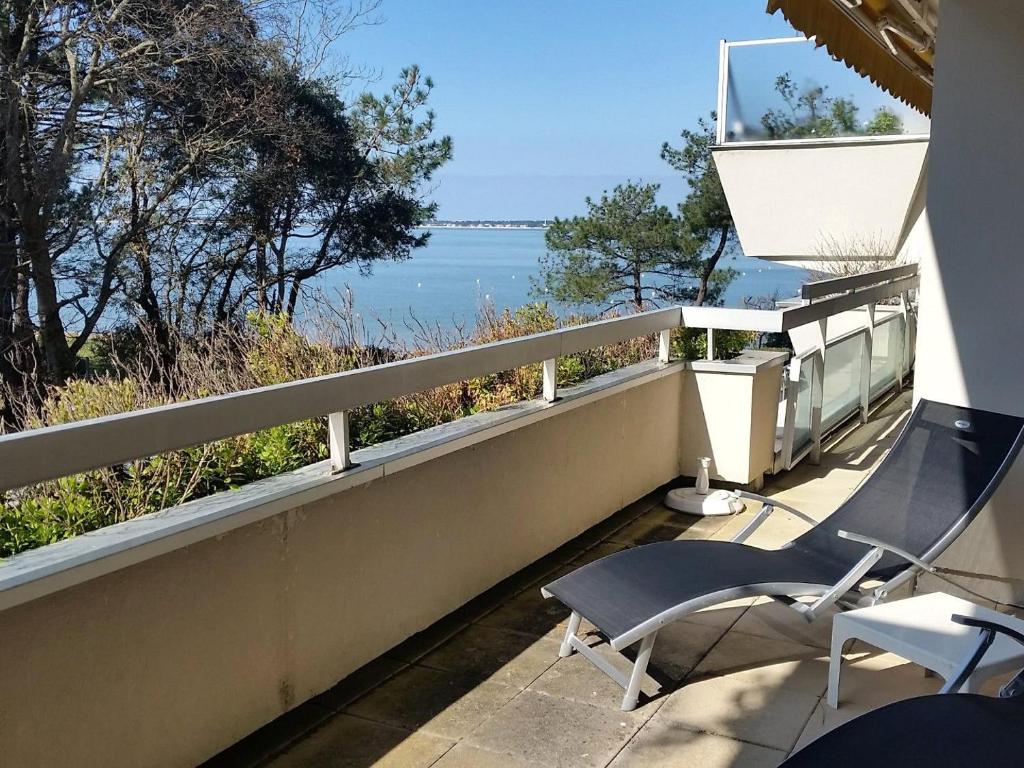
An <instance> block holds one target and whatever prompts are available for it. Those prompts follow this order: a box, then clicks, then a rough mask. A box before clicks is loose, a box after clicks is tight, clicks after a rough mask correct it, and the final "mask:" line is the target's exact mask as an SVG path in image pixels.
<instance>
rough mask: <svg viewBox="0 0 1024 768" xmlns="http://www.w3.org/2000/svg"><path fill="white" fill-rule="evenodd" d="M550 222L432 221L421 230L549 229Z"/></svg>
mask: <svg viewBox="0 0 1024 768" xmlns="http://www.w3.org/2000/svg"><path fill="white" fill-rule="evenodd" d="M549 226H550V222H546V221H531V222H523V223H518V222H508V221H432V222H430V223H429V224H424V225H423V226H422V227H420V229H503V230H504V229H547V228H548V227H549Z"/></svg>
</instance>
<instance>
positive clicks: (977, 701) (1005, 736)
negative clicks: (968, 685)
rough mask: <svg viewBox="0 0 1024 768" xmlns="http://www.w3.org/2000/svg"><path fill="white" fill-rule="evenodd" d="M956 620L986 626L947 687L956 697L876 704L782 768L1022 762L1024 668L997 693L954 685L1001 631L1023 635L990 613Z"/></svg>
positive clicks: (989, 767)
mask: <svg viewBox="0 0 1024 768" xmlns="http://www.w3.org/2000/svg"><path fill="white" fill-rule="evenodd" d="M953 620H954V621H957V622H959V623H960V624H966V625H968V626H972V627H978V628H979V629H980V630H981V632H980V635H979V638H980V643H979V646H978V650H977V652H976V653H975V654H974V655H973V656H972V657H971V658H970V659H968V660H966V663H965V664H964V666H963V667H962V668H961V670H960V672H959V674H957V675H955V676H954V677H953V678H951V679H950V682H949V683H948V684H947V685H946V686H945V687H944V688H943V692H944V693H951V695H948V696H946V695H939V696H921V697H919V698H915V699H906V700H905V701H898V702H896V703H895V704H889V705H888V706H885V707H882V708H881V709H876V710H874V711H872V712H869V713H868V714H866V715H862V716H860V717H858V718H857V719H856V720H851V721H850V722H849V723H846V724H845V725H842V726H840V727H838V728H836V729H835V730H833V731H830V732H829V733H826V734H825V735H824V736H822V737H820V738H818V739H817V740H815V741H812V742H811V743H810V744H808V745H807V746H806V747H804V748H803V749H801V750H800V751H799V752H797V753H795V754H794V755H793V756H792V757H790V758H789V759H788V760H786V761H785V762H783V763H782V766H780V768H811V766H814V768H817V767H818V766H822V765H827V766H829V768H847V766H849V768H854V766H856V767H857V768H860V766H864V765H875V764H877V763H878V761H879V760H880V759H881V760H884V762H885V763H886V764H887V765H899V766H902V767H903V768H914V767H915V766H921V767H922V768H924V766H927V767H928V768H934V767H935V766H963V767H964V768H967V767H968V766H971V767H972V768H973V766H976V765H984V766H986V768H1002V766H1019V765H1021V764H1022V751H1021V724H1022V723H1024V673H1018V675H1017V676H1016V677H1015V678H1014V679H1013V680H1011V681H1010V682H1009V683H1007V684H1006V685H1004V686H1003V688H1002V690H1001V691H1000V692H999V697H997V698H990V697H988V696H979V695H977V694H973V693H963V694H958V693H955V691H958V690H959V689H960V686H961V685H962V684H963V683H964V681H965V680H967V678H968V677H969V676H970V674H971V672H973V671H974V667H975V666H976V665H977V663H978V661H980V660H981V657H982V656H983V655H984V652H985V650H986V649H987V648H988V646H989V645H991V643H992V640H993V638H994V637H995V634H996V633H998V632H1001V633H1003V634H1006V635H1009V636H1010V637H1012V638H1013V639H1014V640H1016V641H1017V642H1019V643H1022V644H1024V635H1021V634H1020V633H1019V632H1015V631H1014V630H1012V629H1010V628H1008V627H1004V626H1002V625H1000V624H995V623H992V622H989V621H985V620H984V619H975V618H973V617H966V616H954V617H953Z"/></svg>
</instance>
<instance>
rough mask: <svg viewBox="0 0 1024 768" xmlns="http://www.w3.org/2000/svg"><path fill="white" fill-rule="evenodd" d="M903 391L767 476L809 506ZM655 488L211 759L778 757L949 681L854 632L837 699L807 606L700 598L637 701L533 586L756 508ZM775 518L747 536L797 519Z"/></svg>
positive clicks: (519, 762) (828, 500)
mask: <svg viewBox="0 0 1024 768" xmlns="http://www.w3.org/2000/svg"><path fill="white" fill-rule="evenodd" d="M909 404H910V397H909V394H908V393H903V394H900V395H898V396H896V397H894V398H892V399H890V400H889V401H888V402H887V403H886V404H885V406H884V407H882V408H880V409H879V410H878V411H876V412H875V413H874V414H873V415H872V416H871V418H870V419H869V421H868V422H867V424H866V425H864V426H862V427H860V428H859V429H857V430H856V431H854V432H853V433H851V434H849V435H848V436H846V437H845V438H843V439H840V440H838V441H836V442H834V443H833V444H832V445H830V446H829V447H828V449H827V450H825V451H824V452H823V454H822V457H821V463H820V464H819V465H817V466H814V465H810V464H807V463H805V464H803V465H801V466H800V467H799V468H798V469H797V470H795V471H793V472H791V473H788V474H787V475H785V476H784V477H781V478H779V480H778V481H777V482H774V483H772V484H771V485H770V486H769V487H768V488H767V489H766V492H767V493H768V494H769V495H771V496H772V497H774V498H777V499H778V500H780V501H782V502H788V503H790V504H793V505H799V506H800V507H801V508H802V509H804V510H806V511H808V512H809V513H810V514H811V515H812V516H814V517H815V518H817V519H821V518H822V517H824V516H826V515H828V514H829V513H830V512H831V511H832V509H833V508H834V507H835V506H836V505H837V503H838V502H839V501H840V500H841V499H843V498H844V497H845V496H846V495H848V494H849V493H850V492H851V491H852V490H853V489H854V488H855V487H856V486H857V484H858V483H860V482H861V481H862V480H863V479H864V478H865V477H866V476H867V475H868V474H869V473H870V472H871V470H872V469H873V467H874V466H875V465H876V464H877V463H878V461H879V460H880V459H881V457H882V456H883V455H884V454H885V451H886V449H887V448H888V446H889V445H890V443H891V441H892V440H893V438H894V436H895V435H896V433H897V432H898V431H899V428H900V427H901V425H902V423H903V421H904V418H905V416H906V415H907V413H908V409H909ZM660 500H661V495H660V493H658V492H655V493H651V494H648V495H646V496H644V497H643V498H642V499H640V500H639V501H637V502H635V503H633V504H630V505H629V506H627V507H626V508H625V509H623V510H621V511H619V512H617V513H615V514H614V515H612V516H611V517H609V518H608V519H607V520H605V521H603V522H601V523H599V524H598V525H597V526H594V527H593V528H591V529H589V530H588V531H586V532H585V533H583V534H582V535H580V536H578V537H576V538H574V539H573V540H571V541H570V542H568V543H566V544H565V545H563V546H561V547H559V548H558V549H557V550H555V551H554V552H553V553H551V554H550V555H547V556H546V557H544V558H541V559H540V560H538V561H537V562H535V563H533V564H531V565H530V566H529V567H527V568H525V569H523V570H522V571H520V572H519V573H517V574H515V575H514V576H512V577H510V578H508V579H506V580H504V581H503V582H501V583H500V584H499V585H497V586H496V587H494V588H492V589H490V590H488V591H487V592H485V593H484V594H482V595H481V596H480V597H478V598H476V599H475V600H473V601H471V602H470V603H469V604H467V605H466V606H464V607H462V608H460V609H459V610H457V611H455V612H453V613H452V614H450V615H449V616H447V617H445V618H444V619H442V620H441V621H439V622H437V623H435V624H434V625H432V626H431V627H429V628H428V629H426V630H425V631H423V632H421V633H418V634H417V635H415V636H413V637H412V638H410V639H409V640H407V641H406V642H404V643H402V644H400V645H398V646H397V647H395V648H394V649H392V650H390V651H388V652H387V653H385V654H384V655H383V656H381V657H380V658H378V659H376V660H374V661H373V662H371V663H370V664H368V665H367V666H366V667H364V668H363V669H361V670H360V671H359V672H357V673H355V674H354V675H352V676H351V677H350V678H348V679H347V680H345V681H343V682H342V683H340V684H339V685H338V686H336V687H334V688H332V689H331V690H329V691H327V692H325V693H324V694H322V695H321V696H318V697H316V698H314V699H313V700H311V701H310V702H308V703H306V704H304V705H303V706H301V707H300V708H298V709H297V710H293V712H292V713H290V714H289V715H288V716H287V717H286V718H282V719H281V720H280V721H277V722H275V723H274V724H272V725H271V726H269V727H267V728H265V729H263V730H261V731H259V732H258V733H257V734H255V735H254V736H252V737H250V738H249V739H246V740H244V741H242V742H241V743H239V744H237V745H236V746H234V747H232V748H231V749H229V750H227V751H226V752H225V753H223V754H222V755H220V756H218V757H217V758H216V759H214V760H213V761H211V762H210V764H209V765H210V767H211V768H213V767H214V766H221V765H224V766H227V765H230V766H241V765H266V766H269V767H270V768H295V767H296V766H303V767H304V768H312V767H314V766H337V765H346V766H391V765H396V766H408V767H409V768H418V767H419V766H424V767H425V766H436V768H450V767H451V766H478V767H482V766H491V765H493V766H511V767H512V768H519V767H520V766H522V767H523V768H525V767H526V766H552V768H558V767H559V766H566V765H574V766H595V767H596V766H626V765H641V766H660V765H700V766H705V767H707V768H714V767H716V766H723V768H724V767H725V766H774V765H777V764H778V763H779V761H780V760H782V759H783V758H784V757H785V755H786V754H787V753H788V752H790V751H792V750H793V749H795V748H796V747H799V746H802V745H803V744H804V743H806V742H807V741H809V740H811V739H813V738H815V737H816V736H817V735H820V734H821V733H823V732H824V731H826V730H828V729H830V728H832V727H834V726H835V725H838V724H839V723H842V722H845V721H846V720H848V719H850V718H852V717H854V716H856V715H859V714H861V713H863V712H865V711H868V710H870V709H873V708H875V707H878V706H881V705H882V704H885V703H888V702H891V701H895V700H898V699H901V698H906V697H909V696H914V695H923V694H926V693H934V692H936V691H937V690H938V688H939V687H940V684H941V680H939V679H938V678H935V677H927V676H925V674H924V672H923V670H922V669H921V668H919V667H915V666H914V665H912V664H909V663H907V662H905V661H903V660H902V659H899V658H898V657H895V656H892V655H891V654H885V653H879V652H877V651H874V650H871V649H869V648H868V647H867V646H863V647H861V648H854V649H853V650H852V652H851V654H849V656H848V659H849V662H848V665H847V667H846V670H845V671H844V682H843V688H842V700H841V707H840V709H838V710H833V709H832V708H831V707H829V706H828V705H827V704H826V703H825V702H824V701H823V700H822V695H823V693H824V691H825V688H826V684H827V673H828V658H827V657H828V650H827V649H828V644H829V630H830V627H829V623H828V622H827V621H826V622H821V623H816V624H813V625H808V624H807V623H805V622H804V621H803V620H802V619H801V618H800V617H799V616H798V615H797V614H795V613H794V612H793V611H791V610H789V609H787V608H785V607H783V606H780V605H778V604H776V603H773V602H772V601H770V600H767V599H759V600H756V601H755V600H743V601H736V602H734V603H732V604H729V605H726V606H722V607H718V608H713V609H707V610H704V611H701V612H699V613H697V614H695V615H694V616H693V617H692V618H690V619H688V620H685V621H682V622H679V623H677V624H675V625H673V626H671V627H670V628H669V629H667V630H663V631H667V632H669V633H670V639H667V641H665V642H662V643H660V644H659V646H658V647H657V648H656V650H655V657H654V664H656V666H657V669H658V673H659V682H661V683H662V686H661V688H660V689H659V687H658V684H657V683H656V682H655V681H653V680H652V681H650V682H649V685H648V686H646V692H647V693H648V694H650V698H649V699H647V700H646V701H644V700H642V701H641V706H640V707H639V708H638V709H637V710H636V711H634V712H628V713H623V712H621V711H619V709H618V703H619V700H620V697H621V690H620V689H619V688H617V686H616V685H615V684H614V683H612V682H611V681H610V680H609V679H608V678H606V677H605V676H604V675H603V674H602V673H600V672H599V671H598V670H597V669H596V668H594V667H593V665H591V664H590V663H588V662H587V660H586V659H585V658H583V657H582V656H581V655H580V654H575V655H573V656H571V657H568V658H564V659H559V658H558V646H559V641H560V639H561V635H562V633H564V630H565V624H566V621H567V618H568V613H567V611H566V610H565V609H564V608H563V607H562V606H561V605H560V604H558V603H557V602H555V601H545V600H543V599H542V598H541V596H540V586H541V585H543V584H545V583H547V582H548V581H550V580H551V579H553V578H554V577H556V576H557V575H560V574H561V573H562V572H565V571H566V570H568V569H572V568H575V567H578V566H579V565H581V564H583V563H586V562H589V561H590V560H593V559H595V558H598V557H601V556H604V555H606V554H609V553H611V552H615V551H618V550H621V549H623V548H626V547H631V546H637V545H640V544H647V543H651V542H654V541H664V540H671V539H695V538H707V539H718V540H726V539H728V538H729V537H730V536H732V535H733V534H735V533H736V532H737V531H738V530H739V529H740V528H741V527H742V526H743V525H745V524H746V523H747V522H749V520H750V519H751V517H752V516H753V512H752V511H750V512H744V513H741V514H740V515H738V516H736V517H734V518H719V519H715V518H705V519H695V518H688V517H686V516H681V515H678V514H677V513H674V512H672V511H670V510H668V509H666V508H665V507H663V506H662V505H661V504H660ZM801 525H802V524H801V523H799V521H797V520H795V519H793V518H789V519H786V518H785V517H783V516H779V517H773V518H772V519H771V521H770V522H769V523H768V524H767V525H766V526H765V527H763V528H761V529H760V530H759V531H758V533H757V534H755V538H754V543H755V544H757V545H758V546H762V547H768V548H772V547H776V546H779V545H781V544H783V543H785V542H786V541H788V540H789V539H790V538H791V537H792V536H793V535H794V534H795V533H799V532H800V531H801V530H802V527H801Z"/></svg>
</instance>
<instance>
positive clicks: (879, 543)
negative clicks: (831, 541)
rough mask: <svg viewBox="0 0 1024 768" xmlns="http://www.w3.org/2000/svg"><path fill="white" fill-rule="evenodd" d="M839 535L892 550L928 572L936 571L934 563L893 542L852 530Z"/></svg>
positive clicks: (878, 547)
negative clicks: (931, 563)
mask: <svg viewBox="0 0 1024 768" xmlns="http://www.w3.org/2000/svg"><path fill="white" fill-rule="evenodd" d="M838 536H839V538H841V539H847V540H849V541H856V542H857V543H858V544H866V545H867V546H869V547H874V548H875V549H880V550H884V551H886V552H892V553H893V554H894V555H897V556H899V557H901V558H903V559H904V560H906V561H907V562H909V563H913V564H914V565H916V566H917V567H918V568H923V569H924V570H926V571H928V573H934V572H935V566H934V565H929V564H928V563H926V562H925V561H924V560H922V559H921V558H919V557H918V556H917V555H912V554H910V553H909V552H907V551H906V550H903V549H900V548H899V547H895V546H893V545H892V544H886V543H885V542H884V541H879V540H878V539H874V538H872V537H871V536H864V535H863V534H860V533H852V532H850V531H839V532H838Z"/></svg>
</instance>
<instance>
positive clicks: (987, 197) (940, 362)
mask: <svg viewBox="0 0 1024 768" xmlns="http://www.w3.org/2000/svg"><path fill="white" fill-rule="evenodd" d="M939 25H940V27H941V33H940V36H939V43H938V48H937V59H936V79H935V95H934V105H933V112H932V140H931V149H930V155H929V169H928V185H927V199H928V208H927V214H926V216H924V217H923V218H922V219H920V220H919V222H918V225H917V227H916V228H915V231H914V234H913V236H914V237H915V238H917V241H918V243H919V244H923V245H924V247H922V248H920V250H921V252H922V253H923V257H922V261H921V290H920V307H919V312H920V314H919V329H918V341H917V373H916V383H915V396H916V397H918V398H920V397H926V398H930V399H933V400H941V401H945V402H951V403H957V404H964V405H970V406H974V407H979V408H986V409H991V410H996V411H1002V412H1005V413H1013V414H1018V415H1024V203H1022V195H1024V139H1022V136H1021V125H1022V119H1021V116H1022V104H1024V3H1021V2H1020V1H1019V0H943V2H942V5H941V11H940V18H939ZM929 245H930V246H931V247H928V246H929ZM968 534H969V535H968V536H966V537H965V539H964V541H962V542H958V544H957V545H956V547H955V548H954V549H953V550H951V551H950V553H949V557H948V558H946V560H945V564H946V565H948V566H949V567H956V568H958V569H962V570H968V571H972V572H980V573H983V574H990V575H993V576H996V577H999V578H1000V579H1006V578H1009V579H1011V581H1010V582H1006V581H996V580H985V581H984V582H983V583H984V584H985V587H984V588H985V590H986V593H992V592H995V591H998V590H1003V591H1004V592H1010V593H1011V596H1012V598H1013V599H1015V600H1016V601H1017V602H1020V601H1021V600H1022V599H1024V581H1022V580H1024V461H1021V460H1018V462H1017V466H1016V467H1015V468H1014V470H1013V471H1012V472H1011V475H1010V477H1008V478H1007V480H1006V481H1005V482H1004V484H1003V487H1002V488H1001V489H1000V491H999V493H998V494H997V495H996V497H995V499H993V502H992V504H991V505H990V508H989V510H988V511H987V512H986V513H985V514H984V515H983V516H982V519H979V521H978V522H977V523H976V524H975V525H973V526H972V527H971V530H970V531H969V532H968ZM981 584H982V582H979V583H978V585H977V586H978V588H979V589H981V586H980V585H981Z"/></svg>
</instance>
